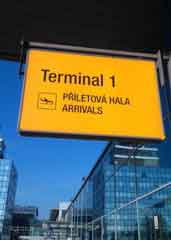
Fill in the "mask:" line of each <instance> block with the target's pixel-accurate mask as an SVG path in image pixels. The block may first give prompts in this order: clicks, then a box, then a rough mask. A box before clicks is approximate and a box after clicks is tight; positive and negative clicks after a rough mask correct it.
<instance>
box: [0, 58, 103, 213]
mask: <svg viewBox="0 0 171 240" xmlns="http://www.w3.org/2000/svg"><path fill="white" fill-rule="evenodd" d="M18 69H19V63H16V62H10V61H0V73H1V77H0V78H1V80H0V92H1V94H0V136H1V137H4V138H5V141H6V157H7V158H9V159H13V160H14V162H15V165H16V168H17V171H18V187H17V195H16V203H17V204H22V205H35V206H38V207H39V212H40V217H41V218H44V217H47V216H48V213H49V209H50V208H54V207H57V204H58V202H59V201H67V200H70V199H71V198H72V197H73V195H74V193H76V191H77V190H78V188H79V187H80V184H81V181H82V178H83V177H84V176H86V175H87V174H88V172H89V171H90V169H91V167H92V166H93V164H94V163H95V161H96V160H97V158H98V156H99V154H100V153H101V151H102V150H103V149H104V147H105V145H106V142H104V141H87V140H86V141H83V140H71V139H70V140H69V139H55V138H52V139H50V138H37V137H35V138H32V137H22V136H20V135H19V134H18V132H17V121H18V113H19V105H20V96H21V90H22V82H23V80H22V79H20V78H19V76H18Z"/></svg>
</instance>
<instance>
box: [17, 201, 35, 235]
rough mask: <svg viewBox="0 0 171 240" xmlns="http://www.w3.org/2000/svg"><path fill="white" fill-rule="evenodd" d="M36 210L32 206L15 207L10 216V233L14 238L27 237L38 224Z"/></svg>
mask: <svg viewBox="0 0 171 240" xmlns="http://www.w3.org/2000/svg"><path fill="white" fill-rule="evenodd" d="M37 217H38V208H37V207H34V206H19V205H17V206H15V207H14V210H13V215H12V230H13V231H12V232H13V234H14V235H16V236H29V235H30V234H31V232H32V228H33V227H35V226H36V225H37V223H38V221H37Z"/></svg>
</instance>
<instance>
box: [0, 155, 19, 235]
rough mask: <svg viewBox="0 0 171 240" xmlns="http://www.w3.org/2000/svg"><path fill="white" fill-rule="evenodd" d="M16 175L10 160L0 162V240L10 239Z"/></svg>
mask: <svg viewBox="0 0 171 240" xmlns="http://www.w3.org/2000/svg"><path fill="white" fill-rule="evenodd" d="M16 184H17V173H16V169H15V167H14V164H13V162H12V161H11V160H7V159H1V160H0V239H2V240H3V239H9V238H10V226H11V220H12V211H13V208H14V201H15V193H16Z"/></svg>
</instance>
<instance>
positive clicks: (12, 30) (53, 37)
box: [0, 0, 164, 60]
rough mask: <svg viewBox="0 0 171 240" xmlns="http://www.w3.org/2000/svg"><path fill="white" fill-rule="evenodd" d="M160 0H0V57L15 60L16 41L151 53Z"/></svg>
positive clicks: (156, 44)
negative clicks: (22, 39)
mask: <svg viewBox="0 0 171 240" xmlns="http://www.w3.org/2000/svg"><path fill="white" fill-rule="evenodd" d="M162 7H163V4H161V0H150V1H149V0H139V1H137V0H131V1H125V0H115V1H102V0H99V1H94V0H91V1H65V0H63V1H49V2H46V1H40V0H36V1H33V0H30V1H24V0H22V1H21V0H13V1H9V0H6V1H3V2H2V3H1V8H0V9H1V14H0V36H1V37H0V57H1V58H9V59H17V60H18V58H19V42H20V40H21V38H22V37H24V39H25V40H27V41H38V42H49V43H57V44H67V45H78V46H85V47H95V48H105V49H119V50H133V51H147V52H154V51H156V50H158V49H159V48H163V42H164V41H163V34H164V33H163V26H162V24H163V23H162V21H161V18H162V14H163V9H162Z"/></svg>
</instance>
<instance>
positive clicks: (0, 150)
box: [0, 138, 5, 159]
mask: <svg viewBox="0 0 171 240" xmlns="http://www.w3.org/2000/svg"><path fill="white" fill-rule="evenodd" d="M4 149H5V144H4V140H3V139H2V138H0V159H2V158H3V157H4Z"/></svg>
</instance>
